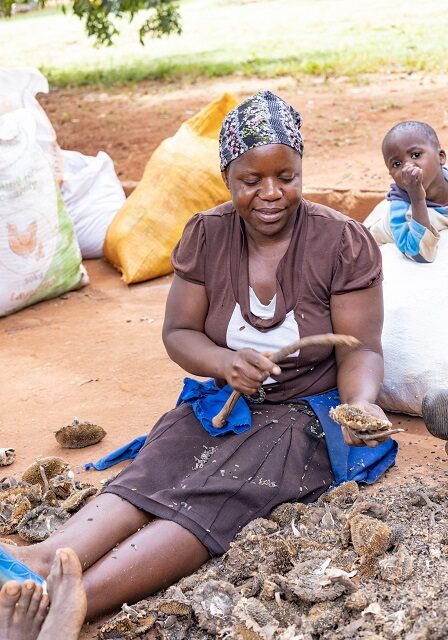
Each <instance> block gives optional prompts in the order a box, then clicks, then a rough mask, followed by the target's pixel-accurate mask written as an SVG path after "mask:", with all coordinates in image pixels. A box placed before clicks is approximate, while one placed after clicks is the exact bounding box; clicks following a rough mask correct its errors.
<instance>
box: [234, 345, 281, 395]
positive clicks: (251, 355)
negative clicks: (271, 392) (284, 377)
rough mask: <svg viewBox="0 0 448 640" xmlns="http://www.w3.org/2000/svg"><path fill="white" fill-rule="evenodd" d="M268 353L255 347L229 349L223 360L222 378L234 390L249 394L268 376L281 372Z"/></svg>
mask: <svg viewBox="0 0 448 640" xmlns="http://www.w3.org/2000/svg"><path fill="white" fill-rule="evenodd" d="M270 355H272V354H270V353H260V352H259V351H255V349H240V350H239V351H230V350H229V351H227V354H226V357H225V359H224V362H223V374H224V378H225V379H226V381H227V383H228V384H229V385H230V386H231V387H232V388H233V389H235V391H239V392H240V393H244V394H245V395H248V396H251V395H252V394H254V393H256V391H257V389H258V388H259V386H260V385H261V384H262V383H263V381H264V380H266V378H267V377H268V376H270V375H271V374H272V375H279V374H280V373H281V369H280V367H279V366H278V365H277V364H275V363H274V362H272V360H270V359H269V356H270Z"/></svg>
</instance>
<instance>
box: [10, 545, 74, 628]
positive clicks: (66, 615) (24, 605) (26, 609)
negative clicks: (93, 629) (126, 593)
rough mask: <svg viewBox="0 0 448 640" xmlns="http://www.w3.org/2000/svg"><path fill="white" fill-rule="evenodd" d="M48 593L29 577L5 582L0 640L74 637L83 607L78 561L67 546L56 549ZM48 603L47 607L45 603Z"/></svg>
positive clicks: (48, 582)
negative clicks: (25, 579) (28, 578)
mask: <svg viewBox="0 0 448 640" xmlns="http://www.w3.org/2000/svg"><path fill="white" fill-rule="evenodd" d="M47 584H48V594H49V595H46V594H44V593H43V589H42V587H41V586H40V585H36V584H35V583H34V582H33V581H32V580H27V581H25V582H24V583H23V584H22V585H20V584H19V583H18V582H15V581H12V580H11V581H9V582H7V583H6V584H4V585H3V587H2V589H1V591H0V640H77V639H78V637H79V633H80V631H81V627H82V624H83V622H84V618H85V615H86V610H87V600H86V594H85V590H84V587H83V585H82V569H81V564H80V562H79V560H78V558H77V556H76V554H75V553H74V551H72V550H71V549H58V551H57V552H56V556H55V558H54V561H53V565H52V567H51V571H50V575H49V577H48V581H47ZM49 602H50V606H49Z"/></svg>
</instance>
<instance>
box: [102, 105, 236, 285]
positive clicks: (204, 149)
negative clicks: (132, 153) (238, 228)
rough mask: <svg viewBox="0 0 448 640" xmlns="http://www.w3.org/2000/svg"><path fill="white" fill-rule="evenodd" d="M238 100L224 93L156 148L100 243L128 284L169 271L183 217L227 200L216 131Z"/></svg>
mask: <svg viewBox="0 0 448 640" xmlns="http://www.w3.org/2000/svg"><path fill="white" fill-rule="evenodd" d="M237 103H238V101H237V100H236V99H235V98H234V97H233V96H231V95H229V94H227V93H225V94H224V95H223V96H222V97H221V98H219V99H218V100H215V101H214V102H212V103H211V104H209V105H208V106H207V107H205V108H204V109H203V110H202V111H200V112H199V113H197V114H196V115H195V116H193V117H192V118H190V119H189V120H187V121H186V122H184V123H183V124H182V125H181V126H180V128H179V130H178V131H177V133H176V134H175V135H174V136H173V137H172V138H167V139H166V140H164V141H163V142H162V143H161V144H160V145H159V146H158V147H157V149H156V150H155V151H154V153H153V155H152V156H151V158H150V160H149V161H148V163H147V165H146V168H145V172H144V174H143V177H142V179H141V181H140V182H139V184H138V186H137V188H136V189H135V191H133V193H131V195H130V196H129V198H128V199H127V201H126V202H125V203H124V205H123V206H122V208H121V209H120V210H119V212H118V213H117V215H116V216H115V218H114V219H113V220H112V223H111V224H110V226H109V229H108V231H107V234H106V240H105V242H104V248H103V249H104V255H105V257H106V258H107V259H108V260H109V261H110V262H111V263H112V264H113V265H114V266H115V267H116V268H117V269H119V270H120V271H121V272H122V274H123V276H122V277H123V280H124V281H125V282H126V283H128V284H130V283H131V282H141V281H142V280H149V279H150V278H157V277H158V276H163V275H165V274H167V273H171V271H172V270H173V269H172V266H171V262H170V255H171V252H172V250H173V249H174V246H175V245H176V243H177V241H178V240H179V238H180V237H181V235H182V231H183V229H184V226H185V224H186V222H187V221H188V220H189V219H190V218H191V216H192V215H194V214H195V213H198V212H200V211H206V210H207V209H211V208H212V207H215V206H217V205H218V204H221V203H222V202H226V201H227V200H229V199H230V194H229V192H228V190H227V188H226V186H225V185H224V182H223V180H222V178H221V173H220V170H219V153H218V136H219V131H220V129H221V124H222V121H223V119H224V117H225V116H226V114H227V113H228V112H229V111H230V110H231V109H233V108H234V107H235V106H236V104H237Z"/></svg>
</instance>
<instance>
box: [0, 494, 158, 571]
mask: <svg viewBox="0 0 448 640" xmlns="http://www.w3.org/2000/svg"><path fill="white" fill-rule="evenodd" d="M151 518H152V517H151V516H150V515H149V514H147V513H145V512H144V511H141V510H140V509H137V508H136V507H134V506H133V505H132V504H130V503H129V502H126V500H123V499H122V498H119V497H118V496H116V495H114V494H112V493H104V494H100V495H99V496H97V497H96V498H94V499H93V500H91V501H90V502H89V503H87V504H86V506H85V507H83V508H82V509H80V511H78V512H77V513H75V514H74V515H73V516H72V517H71V518H70V520H68V521H67V522H66V523H65V524H64V525H63V526H62V527H61V528H60V529H58V530H57V531H56V532H55V533H54V534H53V535H52V536H50V537H49V538H47V540H44V542H39V543H38V544H34V545H30V546H27V547H14V546H12V545H4V548H5V549H6V550H7V551H8V552H9V553H11V555H13V556H15V557H16V558H17V559H18V560H21V561H22V562H24V563H25V564H26V565H28V566H29V567H30V568H31V569H33V570H34V571H35V572H36V573H38V574H39V575H41V576H43V577H44V578H46V577H47V576H48V574H49V572H50V569H51V565H52V564H53V560H54V556H55V553H56V550H57V549H60V548H61V547H70V548H71V549H73V550H74V552H75V553H76V555H77V556H78V558H79V560H80V562H81V566H82V567H83V570H85V569H87V568H88V567H90V566H91V565H92V564H94V563H95V562H96V561H97V560H99V559H100V558H101V557H102V556H103V555H104V554H105V553H107V552H108V551H110V550H111V549H113V548H114V547H115V546H116V545H117V544H119V543H120V542H121V541H122V540H125V539H126V538H128V537H129V536H131V535H132V534H133V533H135V532H136V531H138V530H139V529H141V528H142V527H144V526H145V525H147V524H148V522H150V521H151Z"/></svg>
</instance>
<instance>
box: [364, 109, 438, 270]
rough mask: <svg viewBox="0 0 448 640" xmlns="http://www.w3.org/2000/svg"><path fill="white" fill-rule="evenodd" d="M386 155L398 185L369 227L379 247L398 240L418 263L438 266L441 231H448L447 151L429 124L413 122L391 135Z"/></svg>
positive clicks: (399, 126) (386, 141)
mask: <svg viewBox="0 0 448 640" xmlns="http://www.w3.org/2000/svg"><path fill="white" fill-rule="evenodd" d="M382 152H383V157H384V162H385V163H386V167H387V168H388V170H389V173H390V175H391V177H392V178H393V180H394V182H393V183H392V185H391V189H390V191H389V193H388V194H387V196H386V198H385V200H383V201H382V202H380V203H379V204H378V205H377V206H376V207H375V209H374V210H373V211H372V213H371V214H370V215H369V216H368V218H367V219H366V220H365V222H364V225H365V226H366V227H367V228H368V229H369V231H370V232H371V233H372V235H373V237H374V238H375V240H376V241H377V243H378V244H379V245H382V244H386V243H388V242H395V244H396V245H397V247H398V249H399V250H400V251H401V252H402V253H403V254H404V255H405V256H406V257H407V258H409V259H411V260H414V261H415V262H433V260H434V259H435V257H436V254H437V245H438V242H439V231H442V230H443V229H448V169H447V168H446V167H445V166H444V164H445V161H446V154H445V151H444V150H443V149H442V148H441V146H440V142H439V139H438V137H437V134H436V132H435V131H434V129H433V128H432V127H430V126H429V124H426V123H425V122H418V121H415V120H410V121H406V122H400V123H398V124H396V125H395V126H394V127H392V129H391V130H390V131H389V132H388V133H387V134H386V136H385V138H384V140H383V144H382Z"/></svg>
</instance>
